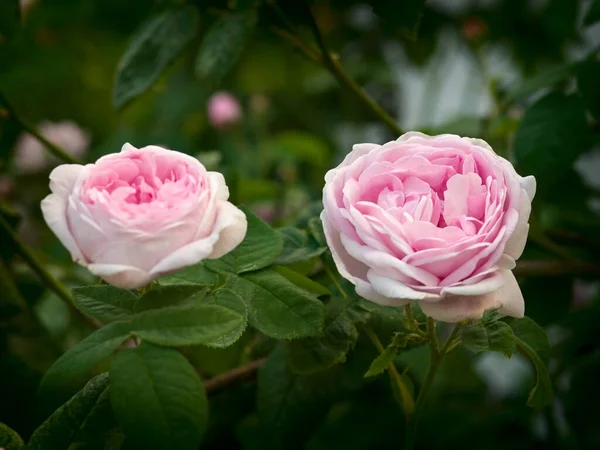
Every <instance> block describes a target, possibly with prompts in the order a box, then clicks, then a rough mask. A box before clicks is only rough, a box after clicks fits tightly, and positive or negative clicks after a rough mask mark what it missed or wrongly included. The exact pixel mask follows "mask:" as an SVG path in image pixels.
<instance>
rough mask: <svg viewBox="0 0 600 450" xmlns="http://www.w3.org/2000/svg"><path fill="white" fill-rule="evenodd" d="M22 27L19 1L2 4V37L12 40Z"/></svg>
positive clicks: (12, 0) (0, 32) (0, 31)
mask: <svg viewBox="0 0 600 450" xmlns="http://www.w3.org/2000/svg"><path fill="white" fill-rule="evenodd" d="M20 27H21V8H20V2H19V0H3V1H2V2H0V36H3V37H4V38H5V39H11V38H12V37H13V36H14V35H15V34H17V32H18V31H19V28H20Z"/></svg>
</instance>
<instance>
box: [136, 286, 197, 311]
mask: <svg viewBox="0 0 600 450" xmlns="http://www.w3.org/2000/svg"><path fill="white" fill-rule="evenodd" d="M205 295H206V289H205V288H204V287H203V286H201V285H195V284H191V285H172V286H171V285H167V286H158V287H155V288H154V289H152V290H151V291H149V292H147V293H146V294H144V295H143V296H142V297H140V298H139V299H138V301H137V302H136V304H135V312H136V313H141V312H144V311H150V310H153V309H162V308H169V307H175V306H194V305H197V304H199V303H200V302H201V300H202V298H203V297H204V296H205Z"/></svg>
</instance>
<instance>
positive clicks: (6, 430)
mask: <svg viewBox="0 0 600 450" xmlns="http://www.w3.org/2000/svg"><path fill="white" fill-rule="evenodd" d="M24 445H25V444H24V443H23V439H21V436H19V434H18V433H17V432H16V431H14V430H13V429H11V428H10V427H8V426H7V425H6V424H4V423H2V422H0V448H3V449H4V450H21V449H22V448H23V446H24Z"/></svg>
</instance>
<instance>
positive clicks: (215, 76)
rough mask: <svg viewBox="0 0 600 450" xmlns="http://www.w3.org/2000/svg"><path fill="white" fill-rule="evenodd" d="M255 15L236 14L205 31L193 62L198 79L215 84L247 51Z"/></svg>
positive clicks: (224, 18) (220, 20) (254, 23)
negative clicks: (245, 50)
mask: <svg viewBox="0 0 600 450" xmlns="http://www.w3.org/2000/svg"><path fill="white" fill-rule="evenodd" d="M255 25H256V15H255V14H252V13H249V14H236V15H231V16H227V17H223V18H221V19H219V20H218V21H217V22H216V23H215V24H214V25H213V26H212V27H211V29H210V30H209V31H208V33H207V34H206V36H205V37H204V40H203V41H202V44H201V45H200V48H199V50H198V54H197V55H196V61H195V63H194V67H195V72H196V76H197V77H198V79H199V80H201V81H203V82H205V83H209V84H212V85H214V84H216V83H218V82H219V81H221V79H222V78H223V77H224V76H225V75H227V73H228V72H229V70H230V69H231V68H232V67H233V65H234V64H235V63H236V62H237V60H238V59H239V57H240V56H241V54H242V52H243V51H244V49H245V48H246V45H247V44H248V41H249V40H250V36H251V34H252V31H253V30H254V27H255Z"/></svg>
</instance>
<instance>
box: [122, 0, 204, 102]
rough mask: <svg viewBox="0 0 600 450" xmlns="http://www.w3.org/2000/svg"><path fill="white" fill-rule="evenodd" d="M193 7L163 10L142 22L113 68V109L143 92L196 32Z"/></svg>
mask: <svg viewBox="0 0 600 450" xmlns="http://www.w3.org/2000/svg"><path fill="white" fill-rule="evenodd" d="M197 29H198V15H197V13H196V9H195V8H193V7H185V8H181V9H173V10H167V11H164V12H163V13H161V14H160V15H158V16H156V17H153V18H152V19H150V20H149V21H147V22H145V23H144V24H143V25H142V27H141V28H140V29H139V30H138V31H137V32H136V33H135V35H134V36H133V38H132V40H131V43H130V44H129V47H128V48H127V50H126V51H125V53H124V54H123V57H122V58H121V61H120V62H119V65H118V67H117V73H116V77H115V87H114V92H113V102H114V104H115V106H116V107H117V108H121V107H122V106H124V105H125V104H126V103H128V102H129V101H131V100H132V99H134V98H135V97H137V96H138V95H140V94H141V93H143V92H145V91H146V90H148V88H150V86H152V84H154V82H155V81H156V80H157V79H158V77H159V76H160V74H161V73H162V71H163V70H164V69H165V68H166V67H167V66H168V65H169V64H170V63H171V62H172V61H173V60H174V59H175V58H176V57H177V56H178V55H179V54H180V53H181V52H182V51H183V49H184V48H185V47H186V45H187V44H188V43H189V42H190V41H191V40H192V39H193V37H194V36H195V35H196V32H197Z"/></svg>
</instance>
